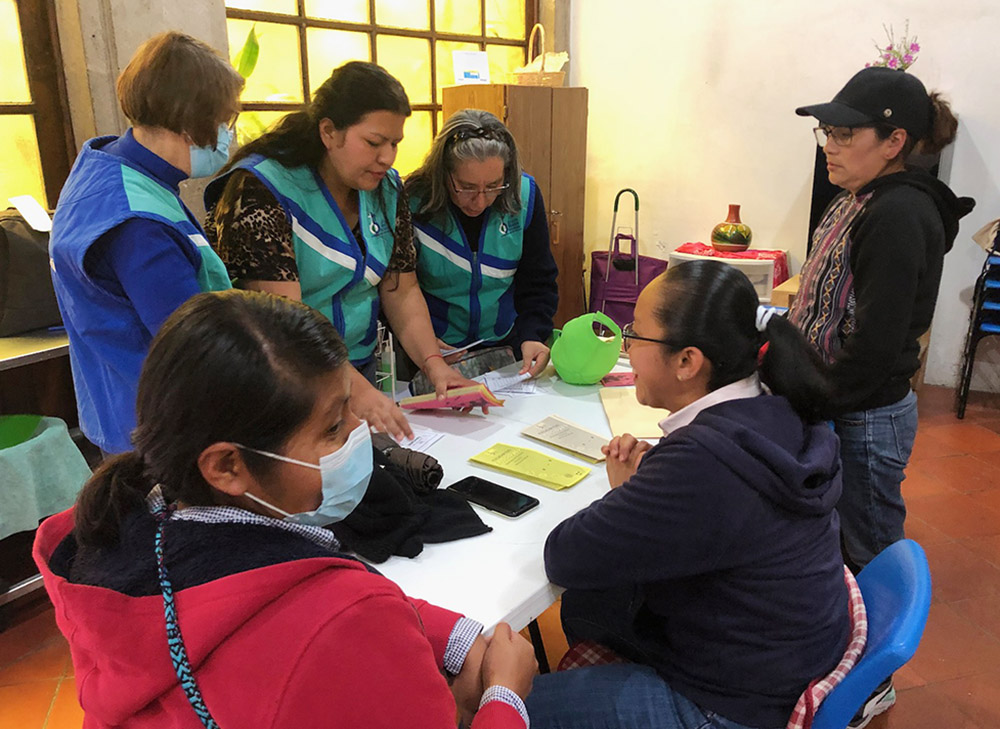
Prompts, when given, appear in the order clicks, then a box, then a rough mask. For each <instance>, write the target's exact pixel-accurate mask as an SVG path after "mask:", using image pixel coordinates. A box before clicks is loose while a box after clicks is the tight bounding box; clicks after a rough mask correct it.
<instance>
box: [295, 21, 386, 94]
mask: <svg viewBox="0 0 1000 729" xmlns="http://www.w3.org/2000/svg"><path fill="white" fill-rule="evenodd" d="M306 51H307V53H308V54H309V85H310V86H311V87H312V88H311V89H310V93H312V92H315V91H316V89H318V88H319V87H320V85H321V84H322V83H323V82H324V81H326V80H327V79H328V78H330V74H331V73H333V69H335V68H337V67H338V66H342V65H343V64H345V63H347V62H348V61H370V60H371V46H370V45H369V42H368V34H367V33H354V32H351V31H346V30H326V29H325V28H307V29H306Z"/></svg>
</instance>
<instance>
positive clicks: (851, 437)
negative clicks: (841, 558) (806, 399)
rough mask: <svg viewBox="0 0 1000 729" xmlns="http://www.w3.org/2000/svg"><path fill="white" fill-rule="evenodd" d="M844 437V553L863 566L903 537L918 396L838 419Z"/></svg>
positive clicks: (840, 509)
mask: <svg viewBox="0 0 1000 729" xmlns="http://www.w3.org/2000/svg"><path fill="white" fill-rule="evenodd" d="M833 422H834V429H835V430H836V431H837V435H838V436H839V437H840V458H841V461H842V462H843V468H844V493H843V495H842V496H841V497H840V501H839V502H838V504H837V512H838V513H839V514H840V533H841V537H842V539H843V543H844V551H845V553H846V554H845V556H846V557H847V559H848V560H849V565H848V566H850V567H851V568H852V569H855V570H860V569H861V568H862V567H864V566H865V565H866V564H868V563H869V562H871V561H872V559H874V558H875V555H877V554H878V553H879V552H881V551H882V550H883V549H885V548H886V547H888V546H889V545H890V544H892V543H894V542H898V541H899V540H900V539H902V538H903V521H904V520H905V519H906V505H905V504H904V503H903V494H902V491H901V489H900V484H902V482H903V479H904V478H905V474H904V473H903V469H904V468H906V464H907V463H908V462H909V460H910V452H911V451H912V450H913V439H914V438H915V437H916V435H917V396H916V394H915V393H914V392H913V391H912V390H911V391H910V393H909V394H908V395H907V396H906V397H904V398H903V399H902V400H900V401H899V402H895V403H893V404H892V405H886V406H884V407H880V408H873V409H871V410H861V411H859V412H854V413H845V414H843V415H841V416H840V417H838V418H835V419H834V421H833Z"/></svg>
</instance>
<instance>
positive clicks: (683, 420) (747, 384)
mask: <svg viewBox="0 0 1000 729" xmlns="http://www.w3.org/2000/svg"><path fill="white" fill-rule="evenodd" d="M763 394H764V388H763V387H762V386H761V384H760V377H758V376H757V373H756V372H754V373H753V374H752V375H750V376H749V377H746V378H744V379H742V380H739V381H738V382H731V383H729V384H728V385H725V386H723V387H720V388H719V389H718V390H712V392H710V393H708V394H707V395H705V396H703V397H699V398H698V399H697V400H695V401H694V402H693V403H690V404H689V405H685V406H684V407H682V408H681V409H680V410H678V411H676V412H673V413H670V415H668V416H667V417H665V418H664V419H663V420H661V421H660V430H662V431H663V435H664V436H667V435H670V434H671V433H673V432H674V431H675V430H677V429H678V428H683V427H684V426H685V425H690V424H691V421H692V420H694V419H695V418H696V417H698V413H700V412H701V411H702V410H705V409H706V408H710V407H712V406H713V405H719V404H720V403H724V402H729V401H730V400H742V399H744V398H748V397H757V396H758V395H763Z"/></svg>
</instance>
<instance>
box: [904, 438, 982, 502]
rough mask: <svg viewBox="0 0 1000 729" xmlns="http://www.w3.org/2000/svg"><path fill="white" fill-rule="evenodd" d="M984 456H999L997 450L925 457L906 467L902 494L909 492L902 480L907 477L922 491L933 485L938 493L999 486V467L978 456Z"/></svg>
mask: <svg viewBox="0 0 1000 729" xmlns="http://www.w3.org/2000/svg"><path fill="white" fill-rule="evenodd" d="M998 437H1000V436H998ZM984 456H986V457H988V456H1000V452H998V453H989V454H980V455H979V456H970V455H960V456H946V457H942V458H928V459H925V460H920V461H917V462H915V463H912V464H910V466H909V468H907V469H906V480H905V481H904V482H903V489H904V490H903V497H904V498H909V496H910V494H909V492H908V491H907V490H906V484H907V483H908V482H909V481H910V479H911V478H916V479H917V484H918V486H923V491H924V492H930V491H933V490H935V489H936V490H937V491H938V493H947V492H949V491H956V492H959V493H965V494H967V493H971V492H973V491H988V490H990V489H1000V468H996V467H994V466H993V465H992V464H990V463H988V462H986V461H984V460H982V458H983V457H984Z"/></svg>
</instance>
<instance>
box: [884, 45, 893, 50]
mask: <svg viewBox="0 0 1000 729" xmlns="http://www.w3.org/2000/svg"><path fill="white" fill-rule="evenodd" d="M885 49H886V50H887V51H891V50H892V43H890V44H889V45H887V46H886V47H885Z"/></svg>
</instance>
